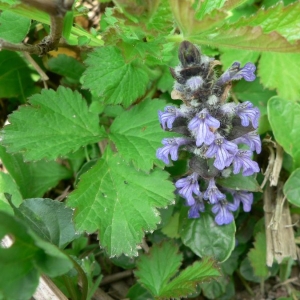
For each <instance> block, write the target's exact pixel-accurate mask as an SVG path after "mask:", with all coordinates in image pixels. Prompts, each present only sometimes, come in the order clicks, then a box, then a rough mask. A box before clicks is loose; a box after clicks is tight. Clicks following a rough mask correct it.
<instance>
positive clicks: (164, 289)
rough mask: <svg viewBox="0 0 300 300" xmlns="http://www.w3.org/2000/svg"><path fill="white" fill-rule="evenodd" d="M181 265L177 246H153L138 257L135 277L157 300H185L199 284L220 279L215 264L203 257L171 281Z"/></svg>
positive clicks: (167, 244)
mask: <svg viewBox="0 0 300 300" xmlns="http://www.w3.org/2000/svg"><path fill="white" fill-rule="evenodd" d="M181 261H182V254H179V253H178V246H175V245H174V244H173V243H171V242H165V243H163V244H162V245H161V246H158V245H154V246H153V247H152V248H151V250H150V253H149V254H148V255H142V256H141V257H140V259H139V261H138V263H137V268H138V271H136V272H135V274H136V276H137V278H138V281H139V282H140V283H141V284H142V285H143V286H145V287H146V288H147V289H148V290H149V291H150V292H151V293H152V294H153V295H154V296H157V297H158V298H159V299H160V298H162V299H166V298H168V299H169V298H175V297H186V296H187V295H189V294H191V293H193V292H195V289H196V286H197V284H198V283H199V282H203V281H205V280H209V279H212V278H217V277H218V276H220V273H219V271H218V269H217V267H216V266H215V262H214V261H213V260H212V259H210V258H207V257H206V258H205V259H204V260H203V261H201V262H199V261H198V262H196V263H194V264H193V265H192V266H189V267H187V268H186V269H184V270H183V271H182V272H181V273H180V274H178V276H176V277H175V278H173V279H172V280H171V281H170V279H171V278H172V277H174V275H175V274H176V273H178V270H179V267H180V264H181Z"/></svg>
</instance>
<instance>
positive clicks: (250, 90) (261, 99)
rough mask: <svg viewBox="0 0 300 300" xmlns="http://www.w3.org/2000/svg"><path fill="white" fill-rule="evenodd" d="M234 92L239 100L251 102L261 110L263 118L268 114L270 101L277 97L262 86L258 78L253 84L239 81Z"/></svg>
mask: <svg viewBox="0 0 300 300" xmlns="http://www.w3.org/2000/svg"><path fill="white" fill-rule="evenodd" d="M233 92H234V94H235V95H236V96H237V97H238V99H239V100H242V101H247V100H248V101H249V100H250V101H251V103H253V105H254V106H256V107H258V108H259V110H260V114H261V116H263V115H265V114H267V103H268V100H269V99H270V98H271V97H273V96H275V95H276V93H275V92H274V91H270V90H268V89H265V88H264V87H263V85H262V84H260V82H259V79H258V78H256V79H255V80H254V81H252V82H247V81H245V80H241V81H239V82H238V83H237V84H236V85H235V86H234V88H233Z"/></svg>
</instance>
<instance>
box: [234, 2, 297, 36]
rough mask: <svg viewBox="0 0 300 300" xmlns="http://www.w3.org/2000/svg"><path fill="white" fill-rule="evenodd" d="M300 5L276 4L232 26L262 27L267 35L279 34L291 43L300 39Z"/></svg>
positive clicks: (295, 3)
mask: <svg viewBox="0 0 300 300" xmlns="http://www.w3.org/2000/svg"><path fill="white" fill-rule="evenodd" d="M299 14H300V3H299V2H298V1H296V2H294V3H292V4H290V5H288V6H284V4H283V2H279V3H276V5H274V6H271V7H270V8H269V9H264V8H261V9H260V10H259V11H258V12H257V13H256V14H255V15H252V16H251V17H247V18H241V19H239V21H238V22H236V23H234V24H233V25H232V26H234V27H235V28H239V27H242V26H253V27H254V26H261V27H262V29H263V31H264V32H265V33H271V32H274V31H276V32H278V33H280V34H281V35H282V36H284V37H286V38H287V39H288V40H289V41H296V40H298V39H299V38H300V33H299V26H300V19H299Z"/></svg>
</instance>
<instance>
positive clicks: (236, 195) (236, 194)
mask: <svg viewBox="0 0 300 300" xmlns="http://www.w3.org/2000/svg"><path fill="white" fill-rule="evenodd" d="M231 194H232V196H233V199H234V200H235V201H237V202H238V203H239V204H240V202H242V203H243V210H244V211H245V212H249V211H250V210H251V206H252V203H253V194H252V193H248V192H246V191H233V192H231Z"/></svg>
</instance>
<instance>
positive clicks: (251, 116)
mask: <svg viewBox="0 0 300 300" xmlns="http://www.w3.org/2000/svg"><path fill="white" fill-rule="evenodd" d="M235 110H236V114H237V115H238V116H239V117H240V118H241V121H242V122H241V123H242V125H243V126H245V127H247V126H249V124H250V121H251V123H252V125H253V127H254V128H257V127H258V120H259V117H260V112H259V109H258V108H257V107H253V104H252V103H251V102H250V101H245V102H244V103H240V104H239V105H237V106H236V108H235Z"/></svg>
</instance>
